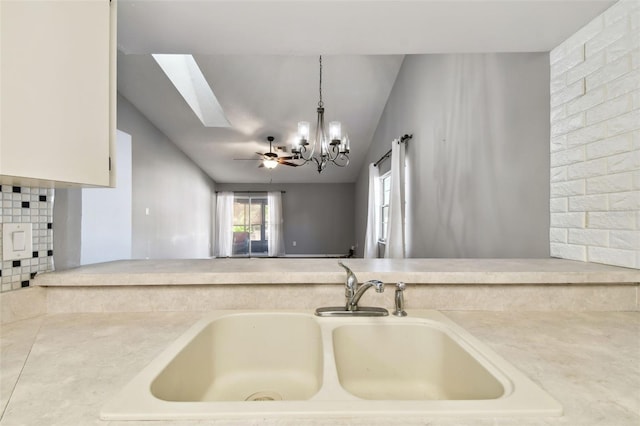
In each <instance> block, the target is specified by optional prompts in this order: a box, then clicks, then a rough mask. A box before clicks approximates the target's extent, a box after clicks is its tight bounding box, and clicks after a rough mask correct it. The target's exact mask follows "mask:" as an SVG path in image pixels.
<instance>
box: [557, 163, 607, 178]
mask: <svg viewBox="0 0 640 426" xmlns="http://www.w3.org/2000/svg"><path fill="white" fill-rule="evenodd" d="M606 173H607V159H606V158H597V159H595V160H590V161H583V162H581V163H576V164H572V165H570V166H567V175H566V178H568V179H569V180H574V179H580V178H586V177H594V176H601V175H604V174H606Z"/></svg>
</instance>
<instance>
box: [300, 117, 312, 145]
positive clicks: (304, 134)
mask: <svg viewBox="0 0 640 426" xmlns="http://www.w3.org/2000/svg"><path fill="white" fill-rule="evenodd" d="M310 128H311V126H310V125H309V122H308V121H300V122H298V139H299V140H301V141H308V140H309V129H310Z"/></svg>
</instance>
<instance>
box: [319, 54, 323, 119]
mask: <svg viewBox="0 0 640 426" xmlns="http://www.w3.org/2000/svg"><path fill="white" fill-rule="evenodd" d="M318 106H319V107H320V108H322V107H323V106H324V102H322V55H320V100H319V101H318Z"/></svg>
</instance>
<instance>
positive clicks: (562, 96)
mask: <svg viewBox="0 0 640 426" xmlns="http://www.w3.org/2000/svg"><path fill="white" fill-rule="evenodd" d="M584 94H585V81H584V79H580V80H578V81H576V82H575V83H573V84H570V85H569V86H567V87H566V88H565V89H563V90H560V91H558V92H556V93H554V94H552V95H551V99H550V104H551V107H556V106H558V105H561V104H564V103H566V102H569V101H570V100H573V99H575V98H577V97H578V96H582V95H584Z"/></svg>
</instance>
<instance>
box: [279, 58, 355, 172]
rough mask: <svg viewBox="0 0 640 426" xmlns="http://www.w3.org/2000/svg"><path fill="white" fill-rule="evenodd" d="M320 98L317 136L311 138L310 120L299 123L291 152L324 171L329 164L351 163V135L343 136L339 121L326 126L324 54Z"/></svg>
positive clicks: (339, 165)
mask: <svg viewBox="0 0 640 426" xmlns="http://www.w3.org/2000/svg"><path fill="white" fill-rule="evenodd" d="M319 62H320V84H319V92H320V99H319V101H318V108H317V109H316V111H317V113H318V121H317V123H316V132H315V138H314V139H313V140H312V141H310V140H309V136H310V134H309V132H310V128H311V126H310V124H309V122H308V121H300V122H299V123H298V136H297V138H296V143H295V144H294V145H293V148H292V149H291V152H292V153H293V155H294V158H295V159H302V160H304V163H303V164H307V163H309V162H313V163H314V164H315V166H316V167H317V168H318V173H322V171H323V170H324V169H325V167H326V166H327V165H328V164H333V165H335V166H338V167H345V166H347V165H349V148H350V142H349V136H347V135H346V134H345V135H344V136H342V125H341V123H340V122H339V121H332V122H330V123H329V132H328V133H327V131H326V129H325V126H324V102H323V101H322V56H320V61H319Z"/></svg>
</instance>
